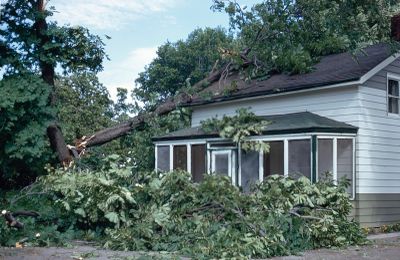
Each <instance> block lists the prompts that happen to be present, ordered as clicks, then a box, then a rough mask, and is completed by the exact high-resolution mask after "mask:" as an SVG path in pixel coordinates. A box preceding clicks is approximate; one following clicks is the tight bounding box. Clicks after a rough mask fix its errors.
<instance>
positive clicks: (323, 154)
mask: <svg viewBox="0 0 400 260" xmlns="http://www.w3.org/2000/svg"><path fill="white" fill-rule="evenodd" d="M332 174H333V139H318V180H326V179H327V178H329V179H330V180H332V177H333V175H332Z"/></svg>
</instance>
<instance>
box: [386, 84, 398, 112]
mask: <svg viewBox="0 0 400 260" xmlns="http://www.w3.org/2000/svg"><path fill="white" fill-rule="evenodd" d="M388 112H389V113H392V114H399V81H397V80H394V79H388Z"/></svg>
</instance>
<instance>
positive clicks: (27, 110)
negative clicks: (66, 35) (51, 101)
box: [0, 75, 55, 188]
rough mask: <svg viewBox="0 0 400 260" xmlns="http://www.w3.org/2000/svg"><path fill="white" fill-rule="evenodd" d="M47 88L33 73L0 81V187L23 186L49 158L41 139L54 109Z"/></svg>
mask: <svg viewBox="0 0 400 260" xmlns="http://www.w3.org/2000/svg"><path fill="white" fill-rule="evenodd" d="M49 94H50V91H49V89H48V87H47V85H46V84H45V83H44V82H43V80H42V79H40V78H38V77H36V76H34V75H25V76H24V77H17V76H9V77H5V78H3V79H2V80H1V81H0V187H3V188H4V187H10V186H15V185H16V184H17V185H27V184H28V183H29V181H32V179H33V178H34V177H35V175H36V174H37V172H40V171H41V169H43V167H44V165H45V163H47V162H49V161H50V160H51V158H52V157H51V153H50V151H49V147H48V146H49V145H48V142H47V139H46V138H45V134H46V128H47V124H48V122H49V121H50V120H51V119H52V118H53V116H54V114H55V110H54V109H51V108H50V107H48V106H47V105H46V104H47V102H48V98H49Z"/></svg>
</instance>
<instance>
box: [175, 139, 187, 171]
mask: <svg viewBox="0 0 400 260" xmlns="http://www.w3.org/2000/svg"><path fill="white" fill-rule="evenodd" d="M177 169H180V170H184V171H186V170H187V146H186V145H175V146H174V170H177Z"/></svg>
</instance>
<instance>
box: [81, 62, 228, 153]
mask: <svg viewBox="0 0 400 260" xmlns="http://www.w3.org/2000/svg"><path fill="white" fill-rule="evenodd" d="M226 69H227V68H226V67H225V68H223V69H221V70H218V71H215V72H212V73H211V74H210V75H209V76H208V77H207V78H205V79H203V80H202V81H200V82H198V83H196V84H195V85H194V86H193V88H194V90H195V92H198V91H200V90H202V89H203V88H204V86H205V85H206V84H210V83H213V82H215V81H217V80H219V79H220V78H221V75H222V73H223V71H226ZM190 100H191V96H189V95H188V94H186V93H180V94H178V95H177V96H175V97H171V98H169V99H167V100H166V101H165V102H164V103H162V104H160V105H159V106H157V107H156V109H155V110H154V111H152V112H148V113H145V114H141V115H138V116H135V117H133V118H131V119H130V120H129V121H127V122H124V123H121V124H119V125H116V126H113V127H109V128H106V129H103V130H100V131H98V132H96V133H94V134H93V135H91V136H89V137H87V136H85V137H83V138H81V139H79V140H77V142H76V144H75V147H76V149H77V150H78V151H81V150H84V149H85V148H88V147H92V146H97V145H102V144H105V143H107V142H110V141H112V140H114V139H116V138H119V137H121V136H124V135H126V134H128V133H129V132H131V131H132V130H134V129H136V128H138V127H140V126H141V125H142V124H143V123H144V122H145V121H146V120H147V119H149V118H151V117H154V116H161V115H165V114H168V113H170V112H172V111H174V110H175V109H176V108H177V107H178V106H179V105H180V104H182V103H185V102H188V101H190Z"/></svg>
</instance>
